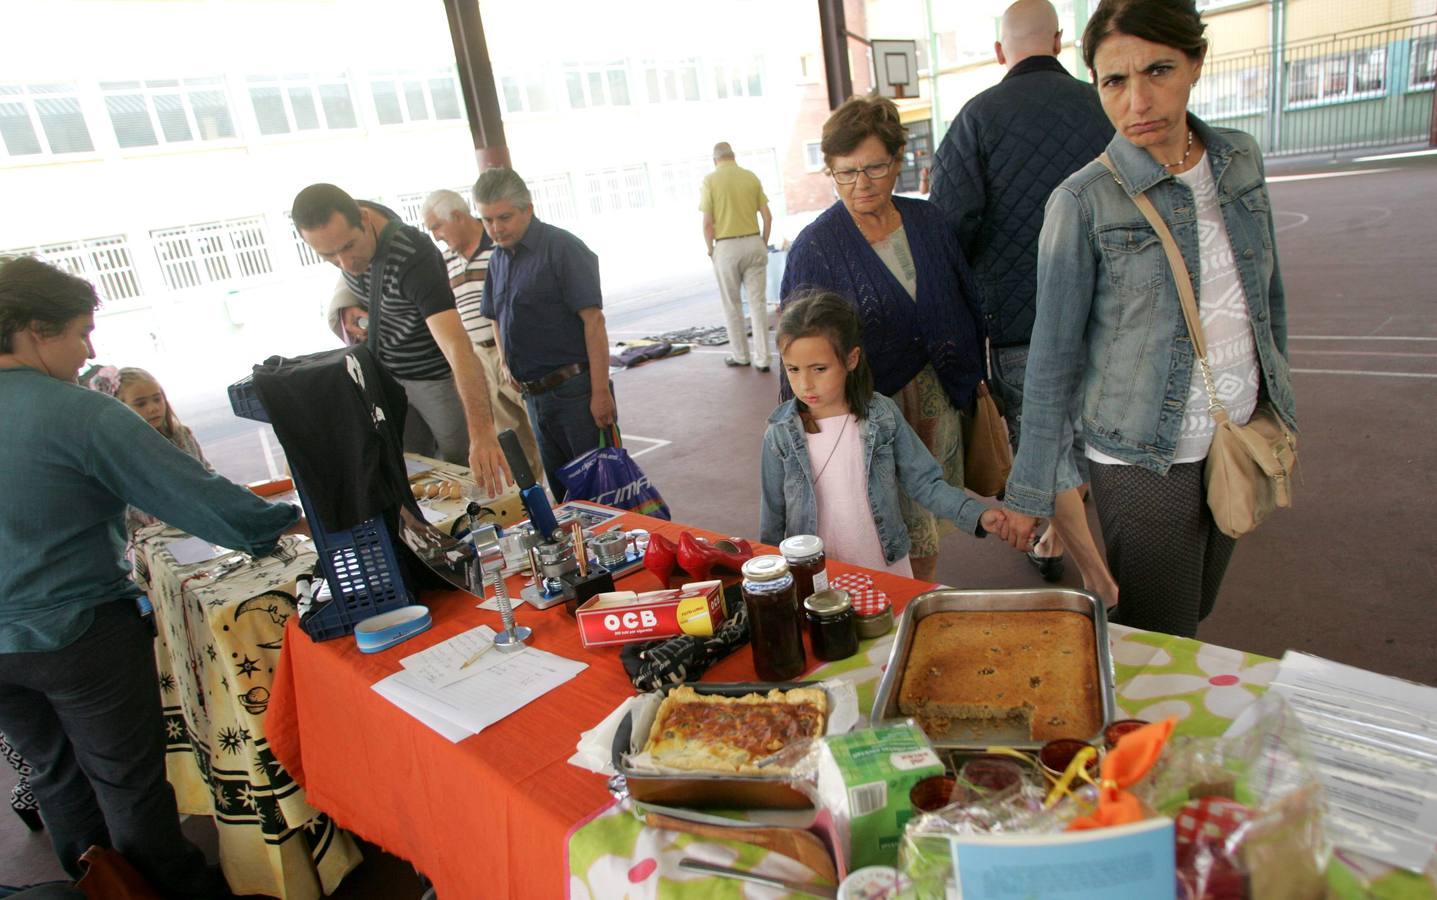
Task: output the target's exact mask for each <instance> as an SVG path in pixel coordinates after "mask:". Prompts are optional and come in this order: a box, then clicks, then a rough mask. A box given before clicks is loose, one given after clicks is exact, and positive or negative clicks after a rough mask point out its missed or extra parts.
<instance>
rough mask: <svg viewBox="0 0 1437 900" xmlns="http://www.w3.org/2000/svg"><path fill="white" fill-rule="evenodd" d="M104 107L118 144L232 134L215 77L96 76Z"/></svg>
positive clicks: (226, 105) (143, 144)
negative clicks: (128, 78) (149, 78)
mask: <svg viewBox="0 0 1437 900" xmlns="http://www.w3.org/2000/svg"><path fill="white" fill-rule="evenodd" d="M100 91H101V92H102V93H103V94H104V96H105V111H106V112H108V113H109V114H110V124H111V125H113V126H114V129H115V140H116V142H118V143H119V145H120V146H121V147H154V146H157V145H159V144H178V143H183V142H186V141H195V140H200V141H218V140H224V139H225V138H232V137H234V136H235V126H234V120H233V119H232V118H231V117H230V106H229V101H228V100H227V99H226V98H225V90H224V82H223V81H222V80H221V79H219V78H185V79H174V78H171V79H167V80H163V81H102V82H100Z"/></svg>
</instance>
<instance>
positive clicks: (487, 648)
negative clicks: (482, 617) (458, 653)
mask: <svg viewBox="0 0 1437 900" xmlns="http://www.w3.org/2000/svg"><path fill="white" fill-rule="evenodd" d="M493 649H494V642H493V641H490V642H489V643H487V644H485V645H484V646H482V647H480V648H479V649H478V650H476V651H474V655H473V656H471V657H469V658H468V659H466V660H464V662H463V663H462V664H461V665H460V666H459V668H461V669H467V668H469V666H470V665H471V664H473V663H475V662H478V660H479V657H481V656H483V655H484V654H486V653H488V652H489V651H490V650H493Z"/></svg>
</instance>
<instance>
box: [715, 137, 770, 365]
mask: <svg viewBox="0 0 1437 900" xmlns="http://www.w3.org/2000/svg"><path fill="white" fill-rule="evenodd" d="M699 211H701V212H702V213H703V214H704V243H706V244H708V248H709V257H710V258H711V259H713V261H714V275H715V276H717V277H718V284H719V296H720V297H722V298H723V311H724V325H725V326H726V327H727V328H728V342H729V346H731V347H733V353H732V354H730V355H729V356H726V357H724V365H727V366H747V365H749V364H750V362H751V363H752V364H753V367H754V368H756V369H758V370H759V371H760V372H767V371H768V366H769V352H768V298H767V296H766V295H765V285H766V284H767V282H768V232H769V228H770V227H771V226H772V225H773V214H772V213H770V212H769V211H768V197H766V196H765V195H764V193H763V185H761V184H759V181H758V176H757V175H755V174H753V173H752V172H750V171H749V170H748V169H745V168H742V167H740V166H739V164H738V163H736V162H734V158H733V148H732V147H730V146H729V145H728V143H727V142H720V143H717V144H714V170H713V171H712V172H710V173H709V174H707V175H705V176H704V184H703V188H702V190H701V191H700V194H699ZM759 218H762V220H763V224H762V225H760V224H759V222H758V221H757V220H758V219H759ZM740 286H742V288H743V290H744V292H745V293H747V294H748V309H749V315H750V316H751V317H752V320H753V350H752V353H750V351H749V342H748V336H747V334H746V333H745V329H744V322H743V301H742V300H741V299H740V297H739V289H740Z"/></svg>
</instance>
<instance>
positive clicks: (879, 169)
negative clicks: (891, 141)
mask: <svg viewBox="0 0 1437 900" xmlns="http://www.w3.org/2000/svg"><path fill="white" fill-rule="evenodd" d="M893 162H894V161H893V160H892V159H890V160H888V162H881V163H874V164H873V165H871V166H864V167H863V168H861V169H829V170H828V175H829V177H830V178H832V179H833V180H834V182H835V183H837V184H857V183H858V173H859V172H862V173H863V174H864V175H867V176H868V180H869V181H877V180H878V179H880V178H882V177H883V176H885V175H887V174H888V170H889V169H891V168H893Z"/></svg>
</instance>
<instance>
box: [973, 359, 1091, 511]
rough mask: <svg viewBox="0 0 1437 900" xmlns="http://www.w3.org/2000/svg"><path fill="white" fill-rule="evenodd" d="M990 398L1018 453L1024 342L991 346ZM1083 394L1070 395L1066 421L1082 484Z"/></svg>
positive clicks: (1085, 473)
mask: <svg viewBox="0 0 1437 900" xmlns="http://www.w3.org/2000/svg"><path fill="white" fill-rule="evenodd" d="M992 362H993V378H992V380H991V381H990V382H989V384H990V385H991V386H992V388H993V398H994V399H995V400H997V401H998V407H999V408H1000V409H1001V410H1003V420H1004V421H1005V422H1007V423H1008V441H1009V443H1011V444H1012V445H1013V452H1014V453H1017V452H1018V438H1019V436H1020V435H1021V433H1022V429H1023V376H1024V375H1025V374H1027V371H1028V345H1027V344H1020V345H1018V346H1016V347H994V348H993V350H992ZM1082 422H1083V397H1082V395H1081V394H1076V393H1075V394H1074V395H1073V403H1072V411H1071V415H1070V418H1069V424H1070V425H1071V426H1072V431H1073V466H1074V467H1075V468H1076V469H1077V470H1078V476H1077V477H1078V478H1080V479H1081V482H1080V483H1082V484H1087V483H1088V458H1087V456H1086V455H1085V454H1084V452H1083V425H1082Z"/></svg>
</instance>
